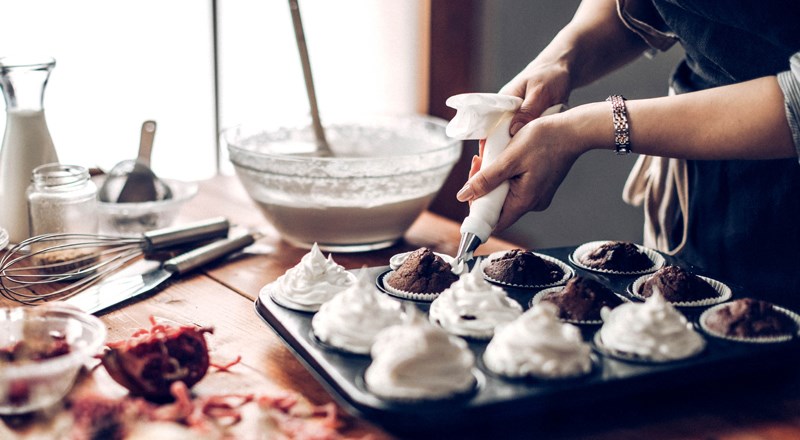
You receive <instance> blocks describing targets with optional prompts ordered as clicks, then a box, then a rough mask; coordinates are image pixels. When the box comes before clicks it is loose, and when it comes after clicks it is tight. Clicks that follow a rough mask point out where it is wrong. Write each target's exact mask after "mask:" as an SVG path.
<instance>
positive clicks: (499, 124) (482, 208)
mask: <svg viewBox="0 0 800 440" xmlns="http://www.w3.org/2000/svg"><path fill="white" fill-rule="evenodd" d="M446 104H447V106H449V107H452V108H454V109H456V111H457V112H456V116H455V117H454V118H453V119H452V120H451V121H450V123H449V124H447V128H446V133H447V135H448V136H450V137H452V138H456V139H486V144H485V145H484V147H483V156H482V164H483V165H489V164H491V163H492V162H494V160H495V159H497V156H499V155H500V153H502V152H503V150H504V149H505V148H506V146H507V145H508V143H509V141H511V136H510V135H509V134H508V130H509V128H510V125H511V118H513V117H514V112H516V111H517V109H519V107H520V106H521V105H522V99H521V98H519V97H517V96H508V95H500V94H496V93H464V94H461V95H455V96H451V97H449V98H447V101H446ZM507 194H508V183H507V182H503V183H502V184H500V185H499V186H498V187H497V188H495V189H493V190H492V191H491V192H490V193H489V194H486V195H484V196H483V197H481V198H479V199H477V200H474V201H473V202H472V204H471V206H470V209H469V215H468V216H467V218H466V219H464V223H462V225H461V233H462V234H464V233H467V232H471V233H473V234H475V235H476V236H477V237H478V238H480V240H481V242H483V243H485V242H486V240H488V239H489V236H490V235H491V233H492V231H493V230H494V227H495V226H497V220H498V219H499V218H500V209H501V208H502V207H503V203H504V202H505V200H506V195H507Z"/></svg>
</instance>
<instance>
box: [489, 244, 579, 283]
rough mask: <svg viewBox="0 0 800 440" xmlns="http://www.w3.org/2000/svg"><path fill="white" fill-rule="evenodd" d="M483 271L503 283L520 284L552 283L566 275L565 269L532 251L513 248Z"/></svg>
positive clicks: (491, 262)
mask: <svg viewBox="0 0 800 440" xmlns="http://www.w3.org/2000/svg"><path fill="white" fill-rule="evenodd" d="M483 272H484V273H485V274H486V276H488V277H489V278H491V279H493V280H496V281H499V282H501V283H508V284H516V285H519V286H537V285H544V284H551V283H555V282H556V281H559V280H560V279H562V278H563V277H564V271H563V270H562V269H561V268H560V267H559V266H558V265H557V264H555V263H553V262H550V261H547V260H545V259H543V258H541V257H539V256H538V255H536V254H534V253H533V252H530V251H524V250H522V249H513V250H510V251H508V252H506V253H505V254H503V256H501V257H500V258H496V259H494V260H492V261H490V262H489V264H487V265H486V267H485V268H484V270H483Z"/></svg>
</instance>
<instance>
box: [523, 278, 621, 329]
mask: <svg viewBox="0 0 800 440" xmlns="http://www.w3.org/2000/svg"><path fill="white" fill-rule="evenodd" d="M561 289H563V287H561V286H558V287H551V288H549V289H544V290H541V291H539V292H538V293H537V294H536V295H534V296H533V298H531V301H530V303H529V304H528V306H529V307H533V306H535V305H536V304H539V302H541V301H542V298H544V297H545V296H547V294H548V293H550V292H559V291H561ZM613 293H614V295H616V296H617V298H619V299H621V300H622V301H623V302H630V300H629V299H628V298H625V297H624V296H622V295H620V294H618V293H616V292H613ZM558 320H559V321H561V322H567V323H570V324H575V325H602V324H603V320H602V319H588V320H583V321H582V320H577V319H564V318H558Z"/></svg>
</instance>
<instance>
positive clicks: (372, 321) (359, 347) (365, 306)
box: [311, 271, 401, 354]
mask: <svg viewBox="0 0 800 440" xmlns="http://www.w3.org/2000/svg"><path fill="white" fill-rule="evenodd" d="M400 320H401V311H400V303H399V302H398V301H395V300H393V299H391V298H389V297H388V296H386V295H383V294H382V293H381V292H380V291H379V290H378V288H377V287H375V284H373V283H372V279H371V278H369V277H368V276H367V272H366V271H362V272H361V275H360V276H359V277H358V278H357V281H356V282H355V284H353V285H352V286H350V287H348V288H347V289H345V290H344V291H342V292H340V293H337V294H336V296H334V297H333V298H332V299H331V300H330V301H327V302H325V303H324V304H322V307H320V309H319V312H317V313H316V314H315V315H314V317H313V318H312V319H311V329H312V330H313V331H314V335H315V336H316V337H317V338H319V340H320V341H322V342H323V343H325V344H328V345H330V346H332V347H335V348H337V349H339V350H343V351H346V352H349V353H355V354H369V351H370V348H372V343H373V342H374V341H375V335H377V334H378V332H379V331H381V330H383V329H384V328H386V327H389V326H392V325H396V324H399V323H400Z"/></svg>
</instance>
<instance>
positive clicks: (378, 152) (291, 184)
mask: <svg viewBox="0 0 800 440" xmlns="http://www.w3.org/2000/svg"><path fill="white" fill-rule="evenodd" d="M326 122H327V121H326ZM445 125H446V121H444V120H442V119H439V118H434V117H430V116H421V115H411V116H393V117H376V118H371V119H370V120H360V121H358V122H333V123H329V124H326V127H325V134H326V137H327V139H328V143H329V144H330V145H331V149H332V150H333V152H334V156H333V157H318V156H315V155H314V153H313V152H314V150H315V146H314V134H313V131H312V130H311V128H310V127H309V126H299V127H276V128H264V127H253V126H237V127H233V128H231V129H228V130H226V131H225V132H224V133H223V135H222V140H223V143H225V144H226V145H227V147H228V152H229V153H230V160H231V162H232V163H233V165H234V168H235V169H236V174H237V175H238V176H239V180H240V181H241V182H242V185H243V186H244V188H245V189H246V190H247V193H248V194H249V195H250V197H251V198H252V199H253V200H254V201H255V202H256V204H257V205H258V206H259V208H260V209H261V211H262V212H263V214H264V216H265V217H266V218H267V220H269V222H270V223H272V225H273V226H274V227H275V228H276V229H277V230H278V232H279V233H280V234H281V236H282V237H283V239H285V240H286V241H288V242H289V243H291V244H293V245H296V246H300V247H304V248H310V247H311V245H312V244H313V243H315V242H316V243H318V244H319V246H320V248H322V249H324V250H327V251H335V252H362V251H367V250H373V249H380V248H384V247H388V246H391V245H392V244H394V243H395V242H396V241H397V240H399V239H400V238H401V237H402V236H403V234H404V233H405V232H406V230H408V228H409V226H411V224H412V223H413V222H414V220H415V219H416V218H417V217H418V216H419V214H420V213H421V212H422V211H424V210H425V209H426V208H427V207H428V205H429V204H430V202H431V200H433V198H434V196H435V195H436V193H437V192H438V191H439V189H441V187H442V184H443V183H444V181H445V179H446V178H447V176H448V174H449V173H450V170H451V169H452V167H453V165H454V164H455V162H456V160H458V157H459V156H460V155H461V141H459V140H454V139H450V138H448V137H447V136H446V135H445V130H444V129H445Z"/></svg>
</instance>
